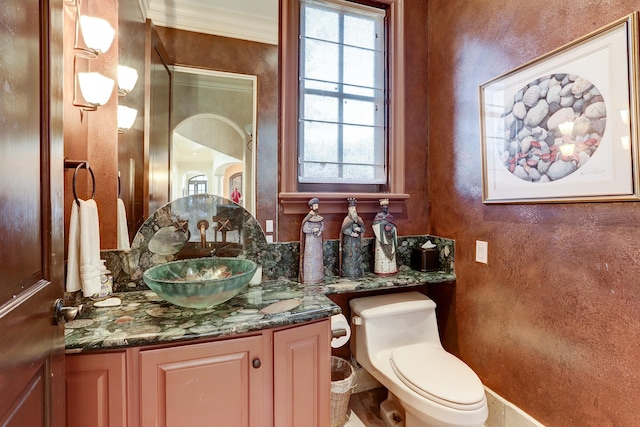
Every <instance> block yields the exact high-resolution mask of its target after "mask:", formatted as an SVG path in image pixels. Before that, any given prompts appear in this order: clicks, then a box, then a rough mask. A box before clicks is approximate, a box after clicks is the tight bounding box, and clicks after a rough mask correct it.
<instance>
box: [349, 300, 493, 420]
mask: <svg viewBox="0 0 640 427" xmlns="http://www.w3.org/2000/svg"><path fill="white" fill-rule="evenodd" d="M349 305H350V306H351V315H352V321H351V323H352V335H351V352H352V354H353V355H354V356H355V358H356V360H357V361H358V363H359V364H360V365H362V367H363V368H364V369H365V370H367V371H368V372H369V373H370V374H371V375H373V377H374V378H376V379H377V380H378V381H379V382H380V383H382V385H384V386H385V387H386V388H387V390H389V399H388V401H385V402H383V404H382V405H381V408H383V407H386V408H388V407H393V406H394V401H396V400H397V401H399V402H400V405H401V406H402V409H404V414H403V415H404V420H401V418H402V416H400V417H395V418H396V419H395V421H393V422H392V423H391V424H389V425H393V426H402V425H403V422H404V426H405V427H435V426H438V427H476V426H477V427H481V426H482V425H483V424H484V422H485V421H486V420H487V416H488V414H489V411H488V408H487V399H486V396H485V392H484V387H483V386H482V382H481V381H480V378H478V376H477V375H476V373H475V372H473V370H471V368H469V367H468V366H467V365H466V364H465V363H464V362H462V361H461V360H460V359H458V358H457V357H455V356H454V355H452V354H450V353H447V352H446V351H445V350H444V348H442V344H441V343H440V337H439V335H438V325H437V321H436V305H435V303H434V302H433V301H431V300H430V299H429V298H427V297H426V296H424V295H422V294H420V293H418V292H403V293H395V294H388V295H380V296H372V297H364V298H355V299H352V300H351V301H350V302H349ZM381 412H382V411H381ZM394 423H395V424H394Z"/></svg>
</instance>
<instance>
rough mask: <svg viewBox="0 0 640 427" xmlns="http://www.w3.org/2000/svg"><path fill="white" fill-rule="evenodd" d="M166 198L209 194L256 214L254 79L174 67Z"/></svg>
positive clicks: (255, 80)
mask: <svg viewBox="0 0 640 427" xmlns="http://www.w3.org/2000/svg"><path fill="white" fill-rule="evenodd" d="M172 76H173V81H172V122H173V130H172V151H171V159H172V160H171V199H172V200H175V199H177V198H180V197H185V196H189V195H194V194H211V195H215V196H219V197H224V198H227V199H231V200H233V201H234V202H236V203H237V204H239V205H240V206H242V207H244V208H245V209H246V210H247V211H249V212H250V213H251V214H253V215H255V193H256V191H255V178H254V177H255V172H254V171H255V161H256V160H255V151H256V150H255V149H254V147H255V145H254V138H253V129H255V120H256V119H255V117H256V93H257V92H256V83H257V78H256V76H250V75H242V74H233V73H225V72H218V71H211V70H204V69H200V68H189V67H184V66H175V67H173V74H172Z"/></svg>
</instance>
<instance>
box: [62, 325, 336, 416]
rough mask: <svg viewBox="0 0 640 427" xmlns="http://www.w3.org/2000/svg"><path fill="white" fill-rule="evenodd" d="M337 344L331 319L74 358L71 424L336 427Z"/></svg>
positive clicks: (71, 359) (70, 383)
mask: <svg viewBox="0 0 640 427" xmlns="http://www.w3.org/2000/svg"><path fill="white" fill-rule="evenodd" d="M330 350H331V347H330V326H329V319H323V320H321V321H318V322H313V323H305V324H301V325H297V326H296V325H294V326H291V327H286V328H281V329H269V330H264V331H261V332H258V333H256V334H247V335H243V336H238V337H234V338H228V339H222V340H216V341H208V342H202V341H200V342H194V343H189V344H186V343H185V344H181V345H173V346H155V347H136V348H128V349H126V350H123V351H121V352H118V353H102V352H97V353H80V354H76V355H68V356H67V358H66V360H67V362H66V363H67V413H68V414H69V416H68V418H67V425H68V426H88V425H91V426H94V425H95V426H131V427H138V426H140V427H153V426H159V427H160V426H162V427H164V426H166V427H181V426H187V425H188V426H189V427H198V426H212V425H215V426H233V427H271V426H274V427H299V426H305V427H328V426H329V424H330V388H331V366H330ZM96 370H97V372H96ZM72 387H73V388H72ZM87 391H91V392H90V393H89V392H87Z"/></svg>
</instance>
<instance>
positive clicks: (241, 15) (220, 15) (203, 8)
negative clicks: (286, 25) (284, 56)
mask: <svg viewBox="0 0 640 427" xmlns="http://www.w3.org/2000/svg"><path fill="white" fill-rule="evenodd" d="M138 1H139V3H140V6H141V8H142V14H143V16H145V17H146V18H148V19H151V20H152V21H153V23H154V24H155V25H159V26H163V27H169V28H176V29H179V30H184V31H194V32H198V33H204V34H212V35H216V36H222V37H231V38H235V39H242V40H249V41H254V42H258V43H266V44H273V45H277V44H278V14H277V3H275V12H276V13H274V14H273V16H268V15H258V14H257V13H258V12H254V13H250V12H249V11H247V12H241V11H239V10H232V9H226V8H220V7H215V6H213V5H209V4H206V3H202V2H200V3H194V2H183V1H177V2H171V6H170V8H169V7H167V4H166V3H167V2H164V1H158V0H138ZM261 1H263V0H261Z"/></svg>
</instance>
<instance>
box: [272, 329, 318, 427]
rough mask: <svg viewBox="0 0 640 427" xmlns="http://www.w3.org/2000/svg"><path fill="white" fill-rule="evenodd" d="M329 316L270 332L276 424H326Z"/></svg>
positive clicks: (277, 426) (281, 426)
mask: <svg viewBox="0 0 640 427" xmlns="http://www.w3.org/2000/svg"><path fill="white" fill-rule="evenodd" d="M330 334H331V331H330V325H329V320H328V319H327V320H323V321H320V322H316V323H311V324H309V325H302V326H297V327H294V328H289V329H284V330H281V331H276V332H274V333H273V365H274V366H273V381H274V385H273V408H274V426H275V427H298V426H305V427H328V426H329V424H330V418H331V412H330V411H331V409H330V399H331V342H330Z"/></svg>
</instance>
